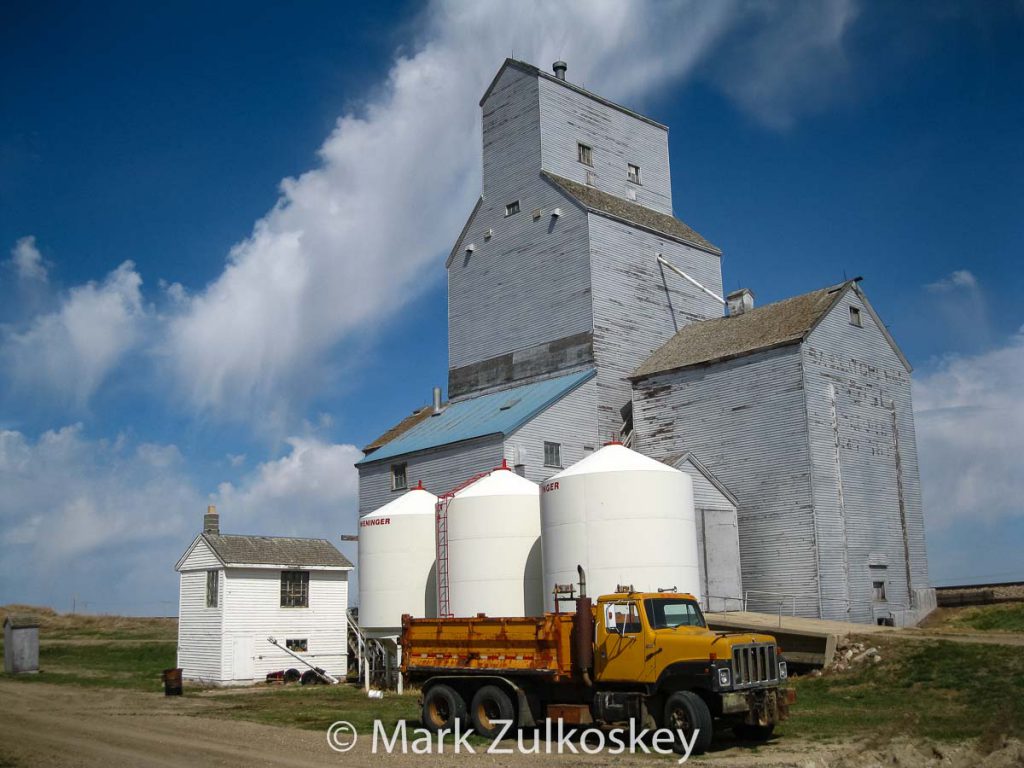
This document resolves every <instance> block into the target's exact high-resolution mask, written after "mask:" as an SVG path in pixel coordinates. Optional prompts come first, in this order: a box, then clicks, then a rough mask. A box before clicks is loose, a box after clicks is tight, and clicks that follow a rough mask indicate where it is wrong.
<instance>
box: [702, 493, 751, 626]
mask: <svg viewBox="0 0 1024 768" xmlns="http://www.w3.org/2000/svg"><path fill="white" fill-rule="evenodd" d="M700 517H701V521H702V523H703V529H704V530H703V534H704V536H703V538H704V562H703V563H702V565H703V566H704V583H703V584H701V586H702V587H703V588H704V595H705V598H706V603H707V606H708V610H711V611H725V610H730V609H731V610H736V609H737V608H740V607H741V606H742V601H743V584H742V578H741V576H740V536H739V530H738V529H737V526H736V512H735V511H733V510H731V509H702V510H700ZM727 598H728V599H727Z"/></svg>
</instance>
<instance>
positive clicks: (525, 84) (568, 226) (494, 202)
mask: <svg viewBox="0 0 1024 768" xmlns="http://www.w3.org/2000/svg"><path fill="white" fill-rule="evenodd" d="M483 110H484V200H483V202H482V204H481V206H480V209H479V210H478V212H477V214H476V217H475V218H474V220H473V221H472V222H471V223H470V225H469V227H468V229H467V231H466V234H465V236H464V238H463V240H462V241H461V242H459V243H458V244H457V247H456V250H455V258H454V259H453V260H452V263H451V265H450V267H449V268H448V365H449V368H459V367H462V366H466V365H470V364H473V363H477V362H480V361H482V360H488V359H490V358H493V357H497V356H498V355H502V354H505V353H508V352H513V351H515V350H520V349H525V348H529V347H532V346H535V345H537V344H540V343H543V342H546V341H551V340H554V339H560V338H564V337H567V336H572V335H574V334H578V333H583V332H588V331H590V329H591V327H592V325H593V321H592V317H591V307H590V278H589V259H588V246H587V220H586V213H585V212H584V211H582V210H580V209H579V208H577V207H576V206H575V205H573V204H571V203H569V202H568V201H567V200H566V198H565V197H564V196H563V195H562V194H561V193H560V192H558V191H557V190H556V189H554V188H553V187H552V186H551V185H550V184H549V183H547V182H545V181H543V180H542V179H541V177H540V128H539V117H538V103H537V78H536V77H535V76H530V75H526V74H524V73H522V72H520V71H519V70H516V69H513V68H509V69H507V70H506V71H505V73H504V75H503V76H502V78H501V81H500V82H499V83H498V86H497V87H496V88H495V90H494V92H493V93H492V94H491V97H490V99H489V100H488V101H487V102H486V103H485V104H484V107H483ZM513 200H519V205H520V212H519V213H517V214H515V215H513V216H508V217H506V216H505V205H506V204H507V203H509V202H512V201H513ZM556 207H559V208H561V209H562V215H561V216H559V217H558V218H552V217H551V215H550V213H551V210H552V209H553V208H556ZM534 208H540V209H541V211H542V215H541V216H540V217H539V218H537V219H534V218H533V216H532V215H531V214H532V211H533V209H534ZM488 229H491V230H492V231H493V235H492V237H491V238H490V239H489V240H487V239H485V238H484V233H485V232H486V230H488ZM470 243H472V244H474V246H475V248H476V250H475V251H474V252H473V253H472V255H470V256H468V257H467V255H466V251H465V249H466V246H467V245H469V244H470Z"/></svg>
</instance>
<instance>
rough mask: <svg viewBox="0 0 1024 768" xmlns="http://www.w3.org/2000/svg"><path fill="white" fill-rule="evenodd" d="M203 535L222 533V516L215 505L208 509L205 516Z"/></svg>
mask: <svg viewBox="0 0 1024 768" xmlns="http://www.w3.org/2000/svg"><path fill="white" fill-rule="evenodd" d="M203 533H220V515H218V514H217V507H215V506H214V505H213V504H211V505H210V506H208V507H207V508H206V514H205V515H203Z"/></svg>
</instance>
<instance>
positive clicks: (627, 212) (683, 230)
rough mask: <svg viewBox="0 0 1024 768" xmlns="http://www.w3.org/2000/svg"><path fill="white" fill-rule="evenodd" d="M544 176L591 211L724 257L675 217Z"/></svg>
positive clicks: (574, 183)
mask: <svg viewBox="0 0 1024 768" xmlns="http://www.w3.org/2000/svg"><path fill="white" fill-rule="evenodd" d="M541 176H543V177H544V178H545V179H547V180H548V181H550V182H551V183H552V184H554V185H555V186H556V187H558V188H560V189H561V190H562V191H563V192H565V193H566V194H567V195H569V196H570V197H572V198H573V199H574V200H576V201H577V202H578V203H579V204H580V205H582V206H583V207H584V208H586V209H587V210H588V211H592V212H593V213H596V214H599V215H601V216H607V217H609V218H612V219H617V220H618V221H623V222H625V223H627V224H632V225H633V226H636V227H640V228H642V229H646V230H649V231H651V232H654V233H655V234H658V235H662V236H664V237H667V238H669V239H670V240H678V241H679V242H681V243H686V244H687V245H692V246H694V247H696V248H700V249H701V250H704V251H710V252H711V253H714V254H716V255H717V256H721V255H722V251H721V250H720V249H719V248H718V247H717V246H715V245H714V244H712V243H710V242H708V241H707V240H705V239H704V237H702V236H701V235H700V234H698V233H697V232H696V231H694V230H693V229H692V228H691V227H689V226H688V225H687V224H685V223H684V222H682V221H680V220H679V219H677V218H676V217H675V216H669V215H668V214H667V213H660V212H658V211H655V210H654V209H652V208H648V207H646V206H643V205H640V204H639V203H633V202H630V201H629V200H624V199H622V198H621V197H616V196H615V195H610V194H608V193H607V192H602V191H601V190H599V189H595V188H594V187H588V186H587V185H586V184H580V183H579V182H576V181H570V180H569V179H566V178H563V177H561V176H556V175H555V174H553V173H549V172H548V171H541Z"/></svg>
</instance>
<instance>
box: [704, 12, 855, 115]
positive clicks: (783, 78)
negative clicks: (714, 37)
mask: <svg viewBox="0 0 1024 768" xmlns="http://www.w3.org/2000/svg"><path fill="white" fill-rule="evenodd" d="M858 15H859V11H858V7H857V4H856V3H855V2H854V1H853V0H834V1H833V2H824V3H814V2H789V3H757V2H750V3H741V4H739V10H738V12H737V13H735V15H734V17H733V21H734V24H733V25H732V26H731V28H730V30H729V31H730V41H729V42H730V43H732V44H731V45H729V46H728V50H727V51H726V52H725V55H716V56H715V57H714V58H713V59H712V60H711V61H710V62H709V63H708V69H709V71H710V73H711V78H712V80H713V81H714V82H715V83H717V84H718V85H719V87H721V88H722V90H723V91H725V93H727V94H728V95H729V96H731V97H732V98H733V99H734V100H735V101H736V102H737V103H738V104H739V105H740V106H741V107H743V108H744V109H745V110H747V111H748V112H749V113H751V114H752V115H753V116H754V117H755V118H757V119H758V120H760V121H761V122H762V123H765V124H767V125H769V126H772V127H773V128H777V129H786V128H789V127H790V126H791V125H792V124H793V123H794V122H795V120H796V119H797V118H799V117H801V116H803V115H805V114H809V113H814V112H817V111H819V110H821V109H822V108H824V107H825V106H827V105H829V104H832V103H835V102H836V101H837V100H838V99H841V98H844V97H845V96H848V94H849V86H850V85H851V82H852V77H851V76H852V74H853V68H852V66H851V63H850V61H849V60H848V58H847V56H846V52H845V50H844V47H843V46H844V40H845V36H846V33H847V32H848V31H849V29H850V27H851V26H852V25H853V23H854V22H855V21H856V19H857V16H858Z"/></svg>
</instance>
